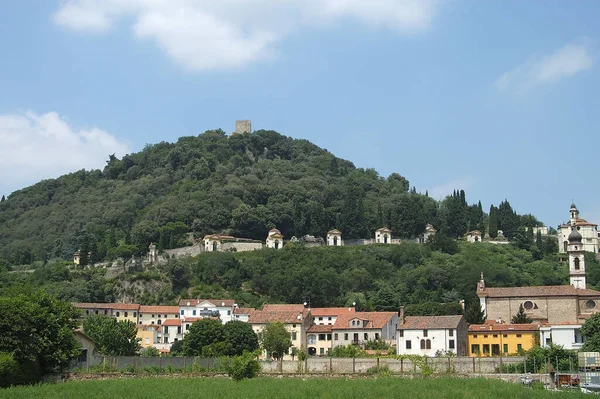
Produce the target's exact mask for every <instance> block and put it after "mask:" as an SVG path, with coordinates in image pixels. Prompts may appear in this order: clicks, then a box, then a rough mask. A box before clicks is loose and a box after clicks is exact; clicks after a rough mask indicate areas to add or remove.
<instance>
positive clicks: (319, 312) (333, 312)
mask: <svg viewBox="0 0 600 399" xmlns="http://www.w3.org/2000/svg"><path fill="white" fill-rule="evenodd" d="M355 311H356V310H355V309H354V307H352V306H351V307H347V308H312V309H310V314H311V315H313V316H314V317H323V316H338V315H341V314H344V313H346V314H348V313H355Z"/></svg>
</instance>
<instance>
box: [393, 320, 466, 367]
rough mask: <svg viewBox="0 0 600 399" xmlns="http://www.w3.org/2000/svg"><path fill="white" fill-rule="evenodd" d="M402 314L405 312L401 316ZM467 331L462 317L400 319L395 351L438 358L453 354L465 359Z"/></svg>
mask: <svg viewBox="0 0 600 399" xmlns="http://www.w3.org/2000/svg"><path fill="white" fill-rule="evenodd" d="M403 313H404V311H403V309H402V310H401V316H402V315H403ZM402 319H403V320H404V321H403V322H402ZM468 331H469V330H468V326H467V322H466V321H465V319H464V317H463V316H462V315H457V316H407V317H401V322H400V326H398V334H397V336H398V341H397V345H396V350H397V353H398V354H399V355H421V356H435V355H436V353H448V352H452V353H454V354H456V355H458V356H466V355H467V345H468Z"/></svg>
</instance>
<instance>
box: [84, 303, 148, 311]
mask: <svg viewBox="0 0 600 399" xmlns="http://www.w3.org/2000/svg"><path fill="white" fill-rule="evenodd" d="M73 306H75V307H76V308H79V309H115V310H138V309H139V308H140V305H139V304H137V303H82V302H75V303H73Z"/></svg>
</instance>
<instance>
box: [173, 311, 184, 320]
mask: <svg viewBox="0 0 600 399" xmlns="http://www.w3.org/2000/svg"><path fill="white" fill-rule="evenodd" d="M182 312H183V310H182ZM175 318H176V319H178V318H179V315H178V314H177V313H175Z"/></svg>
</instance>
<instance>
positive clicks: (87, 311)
mask: <svg viewBox="0 0 600 399" xmlns="http://www.w3.org/2000/svg"><path fill="white" fill-rule="evenodd" d="M85 314H90V311H89V310H86V311H85ZM96 314H98V311H97V310H96Z"/></svg>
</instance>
